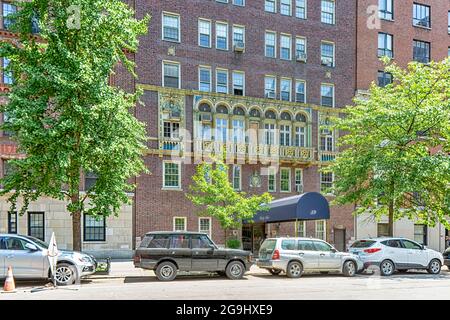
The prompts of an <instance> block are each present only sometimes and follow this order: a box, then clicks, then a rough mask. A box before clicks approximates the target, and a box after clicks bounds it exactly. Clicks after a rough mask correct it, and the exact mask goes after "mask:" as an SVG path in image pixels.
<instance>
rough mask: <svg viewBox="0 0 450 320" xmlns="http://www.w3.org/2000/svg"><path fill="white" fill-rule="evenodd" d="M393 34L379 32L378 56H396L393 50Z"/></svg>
mask: <svg viewBox="0 0 450 320" xmlns="http://www.w3.org/2000/svg"><path fill="white" fill-rule="evenodd" d="M392 48H393V36H392V35H391V34H388V33H383V32H380V33H378V57H384V56H386V57H388V58H392V57H393V56H394V51H393V49H392Z"/></svg>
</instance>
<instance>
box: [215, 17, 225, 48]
mask: <svg viewBox="0 0 450 320" xmlns="http://www.w3.org/2000/svg"><path fill="white" fill-rule="evenodd" d="M216 48H217V49H219V50H228V24H226V23H221V22H217V23H216Z"/></svg>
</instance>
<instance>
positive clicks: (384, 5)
mask: <svg viewBox="0 0 450 320" xmlns="http://www.w3.org/2000/svg"><path fill="white" fill-rule="evenodd" d="M393 1H394V0H378V17H379V18H380V19H385V20H392V19H394V10H393V8H394V5H393ZM400 1H401V0H400Z"/></svg>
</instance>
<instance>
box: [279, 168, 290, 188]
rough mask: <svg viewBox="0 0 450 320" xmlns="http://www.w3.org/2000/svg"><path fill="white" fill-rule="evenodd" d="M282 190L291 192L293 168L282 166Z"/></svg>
mask: <svg viewBox="0 0 450 320" xmlns="http://www.w3.org/2000/svg"><path fill="white" fill-rule="evenodd" d="M280 191H281V192H291V169H290V168H280Z"/></svg>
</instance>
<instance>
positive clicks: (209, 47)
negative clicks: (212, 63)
mask: <svg viewBox="0 0 450 320" xmlns="http://www.w3.org/2000/svg"><path fill="white" fill-rule="evenodd" d="M198 46H199V47H200V48H203V49H212V46H201V45H198Z"/></svg>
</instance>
